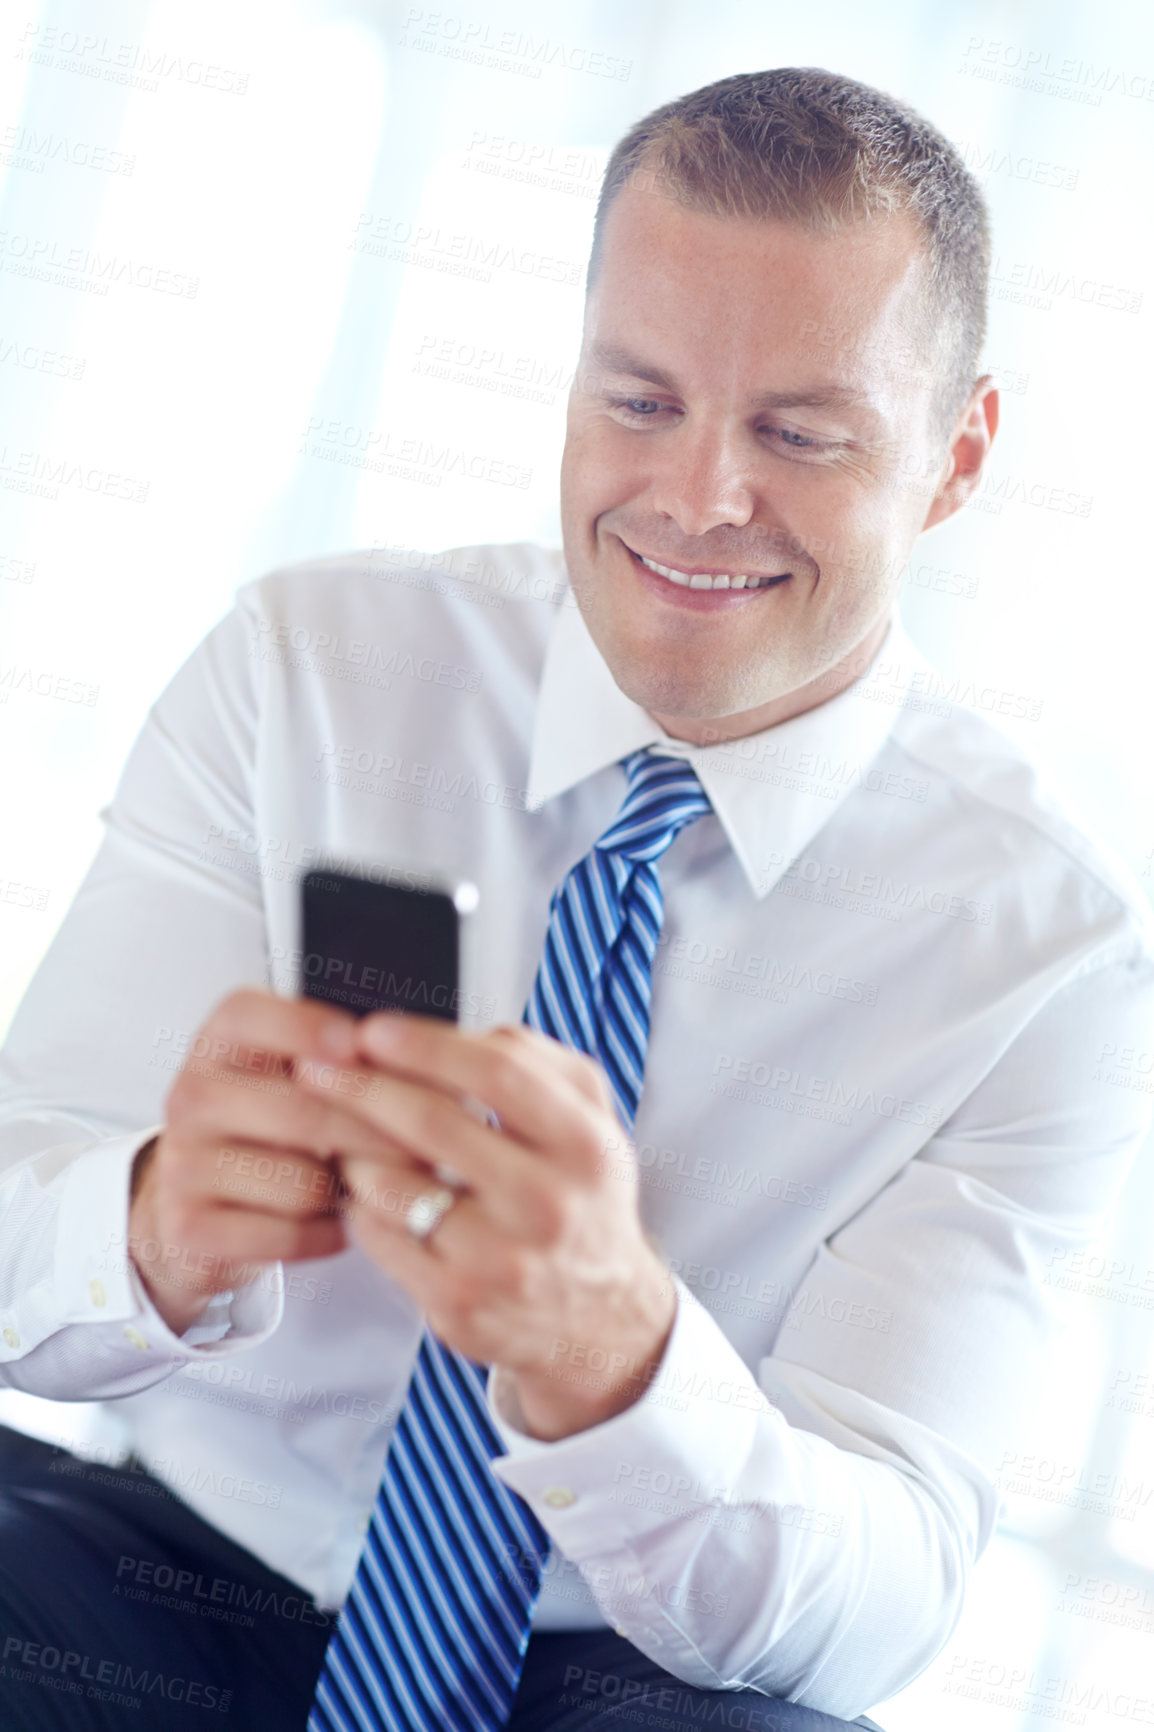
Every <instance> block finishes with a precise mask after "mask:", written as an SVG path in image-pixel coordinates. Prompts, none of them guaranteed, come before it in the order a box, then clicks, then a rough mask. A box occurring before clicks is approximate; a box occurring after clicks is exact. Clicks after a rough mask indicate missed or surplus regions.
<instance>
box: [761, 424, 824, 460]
mask: <svg viewBox="0 0 1154 1732" xmlns="http://www.w3.org/2000/svg"><path fill="white" fill-rule="evenodd" d="M762 432H763V433H764V435H765V436H766V437H767V438H768V439H770V440H772V441H773V442H775V443H776V445H777V448H778V450H779V451H782V452H796V453H797V454H798V456H799V457H829V456H832V455H833V454H834V453H835V452H836V451H837V449H838V441H837V440H836V439H818V438H815V437H814V435H813V434H812V433H799V432H798V431H797V429H796V427H763V428H762Z"/></svg>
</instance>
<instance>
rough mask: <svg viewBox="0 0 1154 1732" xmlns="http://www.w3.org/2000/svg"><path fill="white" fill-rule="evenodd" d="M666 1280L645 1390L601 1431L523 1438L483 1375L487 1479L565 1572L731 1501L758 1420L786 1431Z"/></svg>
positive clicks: (700, 1310)
mask: <svg viewBox="0 0 1154 1732" xmlns="http://www.w3.org/2000/svg"><path fill="white" fill-rule="evenodd" d="M674 1280H675V1282H676V1287H677V1314H676V1316H675V1318H674V1323H673V1329H672V1331H671V1333H670V1336H669V1341H668V1343H667V1345H666V1349H665V1353H664V1355H663V1356H662V1360H661V1364H660V1366H659V1368H658V1370H657V1373H656V1375H655V1376H654V1378H653V1381H652V1382H651V1383H650V1385H649V1386H648V1388H647V1389H646V1391H645V1393H644V1395H642V1396H641V1397H640V1398H639V1399H638V1400H637V1401H635V1402H634V1403H633V1405H632V1406H631V1407H627V1408H626V1409H625V1410H624V1412H622V1413H618V1414H615V1415H614V1416H613V1418H612V1419H607V1420H604V1421H602V1423H601V1424H600V1425H593V1426H590V1427H589V1428H588V1430H586V1431H579V1432H575V1433H574V1434H573V1435H572V1436H571V1437H562V1438H557V1439H555V1440H552V1441H545V1440H543V1439H541V1438H535V1437H530V1436H528V1435H527V1433H526V1432H525V1431H524V1430H523V1429H522V1428H521V1426H522V1424H523V1416H522V1415H521V1413H520V1411H519V1408H518V1407H517V1402H516V1396H515V1393H514V1388H513V1382H512V1379H511V1377H510V1376H509V1375H508V1373H503V1372H501V1371H500V1370H499V1369H498V1368H496V1367H493V1368H491V1370H490V1373H489V1382H488V1406H489V1412H490V1415H491V1417H492V1419H493V1423H494V1425H495V1426H496V1428H497V1431H498V1433H499V1434H500V1437H501V1440H502V1442H503V1443H504V1444H505V1447H506V1450H507V1452H508V1453H507V1454H505V1455H501V1456H498V1457H496V1459H495V1460H494V1462H493V1471H494V1472H495V1473H496V1474H497V1476H498V1478H499V1479H501V1480H503V1481H504V1483H505V1484H506V1485H508V1486H511V1487H512V1489H513V1490H514V1491H516V1492H519V1493H520V1495H521V1496H522V1497H523V1498H524V1499H525V1501H526V1502H527V1503H528V1504H529V1506H530V1507H531V1509H532V1510H533V1513H534V1514H535V1515H536V1516H537V1518H538V1520H539V1521H540V1522H541V1525H542V1526H543V1527H544V1528H545V1530H546V1532H547V1533H548V1534H549V1535H550V1537H551V1538H552V1539H553V1540H554V1541H555V1542H556V1544H557V1545H558V1546H559V1547H560V1549H561V1550H562V1551H563V1552H564V1553H565V1554H566V1555H567V1556H568V1557H570V1558H572V1559H573V1560H574V1561H575V1562H584V1561H590V1562H591V1561H593V1560H595V1559H596V1558H597V1557H598V1556H606V1555H607V1554H611V1553H619V1552H621V1551H622V1550H624V1549H627V1548H630V1547H632V1546H633V1545H635V1544H636V1543H637V1542H638V1541H639V1540H642V1539H644V1537H645V1536H646V1535H647V1534H650V1533H653V1532H655V1531H656V1530H657V1529H659V1528H665V1527H668V1526H669V1524H670V1522H671V1521H676V1520H678V1519H683V1520H691V1521H692V1520H700V1519H701V1514H702V1512H703V1511H704V1510H706V1509H714V1510H717V1511H723V1510H724V1509H726V1508H727V1507H728V1506H729V1504H730V1502H731V1501H732V1502H736V1501H737V1491H736V1488H737V1486H738V1483H739V1480H740V1476H741V1470H742V1468H743V1466H744V1465H745V1463H746V1461H747V1459H748V1457H749V1453H750V1451H751V1449H752V1448H753V1445H754V1438H755V1432H756V1429H757V1426H758V1422H759V1419H760V1420H761V1422H762V1423H764V1419H765V1417H766V1416H771V1417H772V1418H773V1419H774V1420H776V1422H777V1423H778V1424H779V1425H780V1426H781V1427H782V1428H783V1429H785V1427H786V1422H785V1420H784V1419H783V1418H782V1416H781V1414H780V1413H778V1412H777V1409H776V1408H774V1407H773V1406H772V1405H771V1403H770V1402H769V1401H767V1399H766V1397H765V1395H764V1394H763V1392H762V1390H761V1389H760V1387H759V1385H758V1382H757V1379H756V1377H755V1376H754V1374H753V1372H752V1371H751V1370H750V1369H749V1367H748V1366H747V1365H746V1363H745V1361H744V1360H743V1359H742V1358H741V1356H740V1355H739V1354H738V1352H737V1350H736V1349H735V1348H734V1347H733V1346H732V1345H731V1343H730V1342H729V1341H728V1340H727V1338H726V1337H725V1336H724V1335H723V1334H722V1332H721V1330H720V1329H719V1328H718V1326H717V1323H716V1321H715V1320H714V1318H713V1317H712V1316H711V1315H710V1313H709V1312H708V1311H707V1310H706V1309H705V1307H704V1306H703V1305H702V1304H701V1303H700V1302H699V1301H698V1300H697V1299H695V1298H694V1296H693V1294H692V1293H691V1292H690V1291H689V1289H688V1288H687V1287H686V1286H685V1284H684V1283H683V1282H682V1281H681V1280H680V1279H679V1278H678V1277H676V1276H675V1277H674ZM722 1519H724V1518H722Z"/></svg>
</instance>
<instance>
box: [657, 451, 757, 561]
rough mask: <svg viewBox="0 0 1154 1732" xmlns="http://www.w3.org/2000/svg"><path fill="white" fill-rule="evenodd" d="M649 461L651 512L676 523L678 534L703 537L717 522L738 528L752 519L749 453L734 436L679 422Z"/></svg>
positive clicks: (754, 491)
mask: <svg viewBox="0 0 1154 1732" xmlns="http://www.w3.org/2000/svg"><path fill="white" fill-rule="evenodd" d="M656 444H657V441H656V440H655V441H654V445H655V446H656ZM655 457H656V461H657V472H656V475H655V477H654V483H653V493H652V498H653V507H654V510H655V511H656V512H657V513H658V515H659V516H661V517H668V518H670V519H671V520H672V522H674V523H676V525H677V527H678V528H679V529H680V530H681V532H682V534H683V535H705V534H706V533H707V531H708V530H710V529H717V528H719V527H720V526H721V525H723V524H730V525H732V526H733V527H734V528H738V529H740V528H744V526H745V525H746V524H747V523H748V522H749V521H750V519H751V518H752V517H753V514H754V510H755V509H756V490H755V487H754V482H753V476H752V474H751V472H750V468H751V464H750V459H751V454H750V453H747V452H746V451H745V449H744V448H743V444H742V441H741V439H740V435H738V434H735V433H732V432H729V431H728V430H726V429H724V428H719V427H716V426H714V427H707V426H704V425H701V426H698V427H697V428H690V427H689V426H687V425H685V424H683V425H682V426H681V427H679V428H678V429H677V432H676V433H675V434H674V435H673V436H672V437H671V438H669V439H668V440H667V441H665V442H663V444H662V448H661V449H660V450H659V451H657V452H655Z"/></svg>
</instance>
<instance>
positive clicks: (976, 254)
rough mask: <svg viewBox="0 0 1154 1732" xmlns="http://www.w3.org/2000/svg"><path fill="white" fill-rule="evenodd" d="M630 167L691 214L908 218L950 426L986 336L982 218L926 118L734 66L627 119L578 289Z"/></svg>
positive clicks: (986, 254)
mask: <svg viewBox="0 0 1154 1732" xmlns="http://www.w3.org/2000/svg"><path fill="white" fill-rule="evenodd" d="M639 168H645V169H648V170H650V171H651V172H652V173H653V174H654V176H655V184H656V186H657V187H658V188H659V190H661V191H663V192H666V193H668V195H669V196H670V197H673V198H676V199H679V200H680V201H681V202H683V203H686V204H688V205H689V206H690V207H691V208H693V209H696V210H702V211H708V212H710V213H712V214H715V215H719V216H735V217H774V218H778V219H785V220H789V221H794V222H798V223H800V224H802V225H803V226H804V227H806V228H808V229H811V230H815V231H819V232H823V231H824V232H829V231H830V230H833V229H836V228H838V227H840V226H842V225H843V224H846V223H850V222H856V221H861V220H863V219H868V218H870V217H878V216H883V215H888V214H889V213H891V212H897V211H908V212H909V213H910V214H911V215H912V216H913V217H914V219H915V221H916V222H917V223H918V225H919V227H920V230H921V233H922V235H923V237H924V239H925V244H926V257H927V264H928V273H927V284H928V288H927V296H926V303H927V304H926V307H925V319H924V326H925V334H926V337H927V339H928V338H930V337H931V336H932V346H935V347H936V348H937V358H936V367H937V370H938V373H939V386H938V392H937V405H936V408H937V419H938V422H939V425H940V426H941V427H942V428H943V430H944V431H948V429H949V427H951V426H952V424H953V421H954V418H955V417H956V415H957V414H958V412H959V411H960V410H961V408H962V406H963V404H964V403H965V401H966V398H967V397H968V395H969V393H970V390H971V388H972V386H973V384H974V381H975V379H976V377H977V369H978V359H979V356H980V354H981V348H982V343H983V340H984V338H985V331H986V295H987V282H988V277H989V268H990V237H989V217H988V214H987V211H986V205H985V201H984V199H983V198H982V194H981V191H980V189H979V187H978V184H977V182H976V180H975V179H974V177H973V175H972V174H970V172H969V170H968V169H967V168H966V166H965V164H964V162H963V161H962V158H961V156H960V155H959V154H958V152H957V151H956V150H955V149H954V147H953V145H952V144H950V143H949V141H948V140H947V139H945V138H943V136H942V134H941V133H940V132H938V131H937V129H936V128H935V127H933V126H931V125H930V124H929V122H928V121H926V120H923V119H922V117H921V116H920V115H919V114H916V113H915V112H914V111H913V109H911V108H907V107H906V106H905V105H904V104H902V103H900V102H895V101H894V99H893V98H892V97H890V96H886V95H885V94H883V92H882V91H880V90H874V89H872V88H871V87H870V86H869V85H868V84H858V83H857V82H856V81H855V80H854V79H852V78H841V77H839V76H838V75H837V74H836V73H833V72H825V71H823V70H822V69H821V68H820V67H813V66H800V67H798V66H784V67H777V68H775V69H773V70H771V71H768V72H742V73H738V74H737V75H736V76H734V77H732V78H723V79H721V80H720V81H719V82H718V83H716V84H707V85H705V86H704V88H703V89H701V90H694V91H691V92H690V93H689V95H687V96H679V97H677V98H676V100H675V101H673V102H667V103H666V104H665V105H664V107H662V108H658V109H655V110H654V111H653V113H652V114H648V115H646V116H645V117H644V119H642V120H639V121H638V122H637V124H636V125H635V126H633V127H632V128H631V129H630V131H629V132H627V133H626V135H625V137H624V138H623V139H622V140H621V142H620V143H619V144H618V145H617V147H616V149H615V150H614V151H613V154H612V155H611V156H610V158H609V161H608V163H607V165H606V169H605V178H604V180H603V182H602V185H601V196H600V199H599V200H598V204H597V214H596V217H595V219H594V224H593V246H592V251H591V253H590V257H589V271H588V275H587V278H586V289H587V291H588V289H589V288H591V287H592V285H593V282H594V280H595V277H596V274H597V268H598V265H599V263H600V257H601V247H602V242H603V238H604V227H605V219H606V216H607V215H608V212H609V209H610V206H611V205H612V203H613V201H614V199H615V198H616V197H617V194H618V193H619V192H620V191H621V188H622V187H623V186H624V185H625V184H626V182H627V181H628V180H629V179H630V178H631V176H632V175H633V174H634V173H635V172H636V171H637V170H638V169H639ZM926 346H927V347H929V346H931V343H930V342H929V341H927V345H926Z"/></svg>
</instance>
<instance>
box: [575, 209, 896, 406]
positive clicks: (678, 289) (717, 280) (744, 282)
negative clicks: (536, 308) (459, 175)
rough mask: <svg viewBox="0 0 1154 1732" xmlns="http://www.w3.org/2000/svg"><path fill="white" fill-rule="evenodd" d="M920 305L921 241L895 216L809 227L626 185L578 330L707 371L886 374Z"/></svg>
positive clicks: (858, 377)
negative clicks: (821, 229)
mask: <svg viewBox="0 0 1154 1732" xmlns="http://www.w3.org/2000/svg"><path fill="white" fill-rule="evenodd" d="M925 307H926V249H925V244H924V242H923V240H922V237H921V235H920V234H919V232H918V229H917V227H916V224H915V223H914V221H913V219H912V218H911V217H910V216H909V215H908V214H906V213H904V212H902V213H895V214H893V215H888V216H885V217H878V218H873V219H871V220H869V221H866V222H860V223H856V224H852V225H846V226H843V227H841V228H838V229H835V230H833V231H831V232H825V233H814V232H812V231H810V230H809V229H806V228H803V227H802V226H801V225H800V224H798V223H796V222H792V221H785V220H780V219H776V218H765V219H762V218H748V217H729V216H717V215H714V214H713V213H712V212H705V211H698V210H693V209H691V208H689V207H687V206H686V205H683V204H680V203H678V202H676V201H674V200H672V199H670V198H669V197H667V196H666V195H665V194H663V193H658V192H654V191H650V190H648V189H647V188H645V187H644V186H643V185H642V186H637V185H634V184H630V185H627V186H626V187H624V188H623V189H622V191H621V192H620V193H619V194H618V196H617V198H616V200H615V201H614V203H613V204H612V205H611V206H610V209H609V211H608V214H607V216H606V219H605V227H604V232H603V235H602V247H601V256H600V260H599V265H598V271H597V274H596V276H595V278H594V282H593V286H592V288H591V290H590V295H589V302H588V306H587V310H586V336H587V339H588V338H590V337H591V338H593V339H594V340H596V341H598V342H599V343H601V344H614V343H617V344H624V343H626V342H628V343H629V344H630V345H631V346H633V347H636V345H637V344H638V343H639V342H649V343H652V344H655V345H658V346H660V347H661V349H662V351H663V353H665V355H666V356H667V358H670V357H669V351H670V350H675V351H680V352H681V353H680V355H679V359H680V361H681V363H682V364H683V365H693V364H694V363H695V362H698V361H699V362H700V363H701V364H702V365H703V366H705V367H708V368H709V369H710V370H711V371H714V372H716V371H717V370H718V369H724V368H726V367H727V366H728V367H730V368H732V369H735V370H737V371H741V370H742V369H744V370H745V371H747V372H748V371H749V369H750V368H751V367H755V366H759V367H770V368H771V369H773V370H775V371H779V370H781V369H782V368H784V369H786V370H787V371H788V370H790V369H793V368H797V369H800V370H803V371H805V372H806V373H807V374H812V372H813V371H814V368H815V366H817V367H818V369H819V370H820V371H823V372H824V373H825V374H826V375H828V377H829V378H830V380H831V381H832V380H833V379H834V378H838V377H840V378H844V379H847V380H848V379H853V380H854V381H856V382H858V383H860V382H862V380H863V379H864V377H865V376H866V375H867V374H873V375H879V374H880V375H881V376H882V377H886V376H891V382H893V379H892V375H894V374H896V372H897V371H898V370H899V369H898V368H897V359H898V357H899V356H901V355H905V357H906V359H907V361H908V360H909V357H910V351H911V346H912V345H913V344H915V343H916V341H917V339H918V338H920V336H921V335H922V333H923V331H924V326H925ZM887 361H888V362H890V363H891V365H889V366H887ZM761 382H763V383H764V382H765V381H761Z"/></svg>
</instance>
